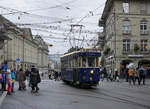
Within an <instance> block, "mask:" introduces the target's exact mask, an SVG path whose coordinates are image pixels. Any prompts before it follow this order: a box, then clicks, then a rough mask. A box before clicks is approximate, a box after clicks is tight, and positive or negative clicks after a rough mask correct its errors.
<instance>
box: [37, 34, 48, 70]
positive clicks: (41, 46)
mask: <svg viewBox="0 0 150 109" xmlns="http://www.w3.org/2000/svg"><path fill="white" fill-rule="evenodd" d="M34 41H35V42H36V43H37V45H38V59H37V60H38V61H37V66H38V68H39V69H40V71H41V72H48V52H49V51H48V45H47V44H46V43H45V42H44V40H43V39H42V37H41V36H39V35H36V36H35V38H34Z"/></svg>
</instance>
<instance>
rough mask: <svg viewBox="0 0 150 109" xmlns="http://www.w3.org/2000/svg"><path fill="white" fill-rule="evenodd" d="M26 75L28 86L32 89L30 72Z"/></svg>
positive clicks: (27, 71) (26, 72)
mask: <svg viewBox="0 0 150 109" xmlns="http://www.w3.org/2000/svg"><path fill="white" fill-rule="evenodd" d="M25 75H26V80H27V83H28V86H29V87H30V71H29V70H28V69H27V70H26V71H25Z"/></svg>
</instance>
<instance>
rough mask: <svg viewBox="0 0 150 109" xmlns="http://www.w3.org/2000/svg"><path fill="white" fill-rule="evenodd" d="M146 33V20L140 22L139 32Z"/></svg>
mask: <svg viewBox="0 0 150 109" xmlns="http://www.w3.org/2000/svg"><path fill="white" fill-rule="evenodd" d="M147 31H148V22H147V21H146V20H142V21H140V32H141V33H142V32H147Z"/></svg>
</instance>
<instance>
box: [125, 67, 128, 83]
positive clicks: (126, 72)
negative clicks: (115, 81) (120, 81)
mask: <svg viewBox="0 0 150 109" xmlns="http://www.w3.org/2000/svg"><path fill="white" fill-rule="evenodd" d="M128 71H129V69H128V68H126V69H125V78H126V82H128V80H129V73H128Z"/></svg>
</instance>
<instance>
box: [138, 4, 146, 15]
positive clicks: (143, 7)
mask: <svg viewBox="0 0 150 109" xmlns="http://www.w3.org/2000/svg"><path fill="white" fill-rule="evenodd" d="M140 11H141V14H145V13H146V11H147V4H146V3H145V2H142V3H140Z"/></svg>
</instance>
